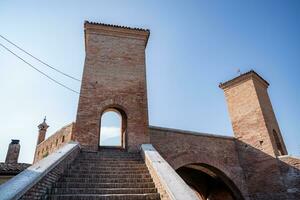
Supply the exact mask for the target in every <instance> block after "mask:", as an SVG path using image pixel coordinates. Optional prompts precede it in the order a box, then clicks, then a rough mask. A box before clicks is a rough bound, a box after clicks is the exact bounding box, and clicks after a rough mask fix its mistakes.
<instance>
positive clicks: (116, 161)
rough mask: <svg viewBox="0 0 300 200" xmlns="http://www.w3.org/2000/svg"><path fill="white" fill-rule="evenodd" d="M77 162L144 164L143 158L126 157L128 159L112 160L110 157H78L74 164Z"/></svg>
mask: <svg viewBox="0 0 300 200" xmlns="http://www.w3.org/2000/svg"><path fill="white" fill-rule="evenodd" d="M77 163H83V164H87V163H95V164H98V163H107V164H117V163H119V164H145V163H144V160H141V159H140V160H132V159H128V160H118V159H115V160H112V159H107V160H103V159H85V160H83V159H79V160H76V164H77Z"/></svg>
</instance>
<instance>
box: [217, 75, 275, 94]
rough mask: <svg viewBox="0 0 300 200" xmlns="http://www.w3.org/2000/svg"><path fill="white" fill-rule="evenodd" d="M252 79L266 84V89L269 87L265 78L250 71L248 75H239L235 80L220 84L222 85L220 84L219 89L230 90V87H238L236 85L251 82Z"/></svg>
mask: <svg viewBox="0 0 300 200" xmlns="http://www.w3.org/2000/svg"><path fill="white" fill-rule="evenodd" d="M251 78H254V79H256V80H258V81H260V82H261V83H262V84H264V85H265V86H266V87H268V86H269V83H268V82H267V81H266V80H265V79H264V78H262V77H261V76H260V75H259V74H258V73H256V72H255V71H254V70H250V71H248V72H246V73H243V74H241V75H239V76H238V77H235V78H233V79H231V80H229V81H226V82H224V83H220V84H219V87H220V88H221V89H223V90H224V89H226V88H228V87H231V86H233V85H236V84H238V83H240V82H243V81H246V80H249V79H251Z"/></svg>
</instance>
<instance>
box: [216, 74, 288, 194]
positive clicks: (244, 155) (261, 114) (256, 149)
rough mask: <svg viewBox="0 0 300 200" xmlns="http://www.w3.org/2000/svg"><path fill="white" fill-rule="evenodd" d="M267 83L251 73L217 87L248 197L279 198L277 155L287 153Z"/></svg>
mask: <svg viewBox="0 0 300 200" xmlns="http://www.w3.org/2000/svg"><path fill="white" fill-rule="evenodd" d="M268 86H269V84H268V82H267V81H265V80H264V79H263V78H262V77H261V76H259V75H258V74H257V73H256V72H254V71H253V70H251V71H249V72H247V73H245V74H242V75H240V76H238V77H236V78H234V79H232V80H230V81H227V82H225V83H222V84H220V88H222V89H223V90H224V92H225V97H226V100H227V104H228V110H229V114H230V118H231V122H232V127H233V131H234V135H235V137H236V138H237V140H236V143H237V148H238V155H239V157H240V162H241V165H242V167H243V169H244V172H245V175H246V180H247V183H248V188H249V192H250V194H253V197H255V198H261V199H281V196H280V195H281V194H283V193H284V191H283V188H284V184H283V182H282V179H281V178H280V177H281V173H280V167H279V164H278V161H277V159H274V158H276V157H277V156H280V155H286V154H287V150H286V147H285V144H284V141H283V139H282V136H281V133H280V129H279V126H278V123H277V120H276V117H275V114H274V111H273V108H272V104H271V101H270V99H269V95H268V92H267V88H268Z"/></svg>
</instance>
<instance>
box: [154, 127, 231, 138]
mask: <svg viewBox="0 0 300 200" xmlns="http://www.w3.org/2000/svg"><path fill="white" fill-rule="evenodd" d="M149 128H150V129H154V130H159V131H166V132H173V133H179V134H189V135H195V136H204V137H213V138H219V139H229V140H234V139H235V137H232V136H226V135H216V134H211V133H200V132H196V131H187V130H181V129H174V128H165V127H159V126H149Z"/></svg>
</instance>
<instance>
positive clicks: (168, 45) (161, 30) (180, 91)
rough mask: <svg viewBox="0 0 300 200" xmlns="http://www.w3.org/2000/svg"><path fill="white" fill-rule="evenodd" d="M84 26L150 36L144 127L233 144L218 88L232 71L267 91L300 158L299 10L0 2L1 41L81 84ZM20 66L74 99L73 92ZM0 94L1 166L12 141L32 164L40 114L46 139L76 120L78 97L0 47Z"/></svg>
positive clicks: (255, 3)
mask: <svg viewBox="0 0 300 200" xmlns="http://www.w3.org/2000/svg"><path fill="white" fill-rule="evenodd" d="M84 20H90V21H95V22H104V23H112V24H119V25H127V26H133V27H141V28H149V29H150V30H151V36H150V40H149V43H148V46H147V52H146V53H147V79H148V80H147V81H148V82H147V84H148V85H147V86H148V104H149V117H150V124H151V125H157V126H164V127H173V128H180V129H187V130H194V131H200V132H208V133H214V134H221V135H233V131H232V127H231V123H230V119H229V115H228V112H227V106H226V102H225V98H224V94H223V91H222V90H221V89H219V88H218V84H219V82H222V81H226V80H228V79H230V78H232V77H234V76H236V75H237V73H236V71H237V69H238V68H240V69H241V71H242V72H246V71H248V70H250V69H254V70H256V71H257V72H258V73H260V74H261V75H262V76H263V77H264V78H265V79H266V80H268V81H269V82H270V84H271V85H270V87H269V94H270V97H271V100H272V103H273V107H274V109H275V113H276V115H277V119H278V122H279V125H280V127H281V131H282V134H283V137H284V139H285V142H286V145H287V147H288V150H289V153H290V154H293V155H298V156H299V155H300V142H299V141H300V130H299V128H300V127H299V126H300V106H299V102H300V78H299V76H300V57H299V53H300V37H299V35H300V2H299V1H297V0H295V1H292V0H286V1H281V0H280V1H279V0H264V1H261V0H251V1H248V0H247V1H246V0H245V1H242V0H237V1H232V0H226V1H225V0H220V1H215V0H206V1H200V0H195V1H192V0H187V1H173V0H172V1H158V0H157V1H155V0H152V1H141V0H136V1H130V0H129V1H121V0H119V1H115V0H109V1H99V0H97V1H74V0H72V1H58V0H56V1H55V0H53V1H16V0H2V1H1V2H0V24H1V26H0V34H2V35H4V36H6V37H7V38H9V39H10V40H12V41H14V42H15V43H16V44H18V45H20V46H22V47H23V48H25V49H26V50H28V51H29V52H31V53H32V54H34V55H35V56H37V57H39V58H41V59H42V60H45V61H46V62H47V63H49V64H51V65H53V66H56V67H57V68H59V69H61V70H63V71H65V72H67V73H70V74H72V75H74V76H76V77H79V78H81V75H82V70H83V64H84V56H85V52H84V35H83V22H84ZM0 42H1V43H3V44H6V45H7V46H9V47H11V46H10V45H8V44H7V43H5V41H3V40H1V38H0ZM11 48H12V47H11ZM16 52H18V53H19V54H20V55H23V54H21V53H20V52H19V51H16ZM24 58H27V60H28V61H30V62H31V63H33V64H35V65H36V66H38V67H39V68H40V69H42V70H44V71H45V72H47V73H49V74H50V75H52V76H55V77H56V78H57V79H58V80H60V81H63V82H65V83H66V84H67V85H69V86H70V87H72V88H75V89H76V90H79V88H80V84H78V83H76V82H74V81H70V80H67V79H65V78H63V77H61V76H59V75H57V74H55V73H53V72H51V71H49V70H48V69H46V68H44V67H43V66H42V65H39V64H38V63H36V62H34V61H33V60H31V59H29V58H28V57H25V56H24ZM0 87H1V98H0V111H1V115H0V122H1V126H0V161H3V160H4V159H5V154H6V150H7V146H8V143H9V142H10V139H13V138H16V139H20V140H21V142H20V143H21V155H20V161H21V162H31V161H32V158H33V153H34V148H35V143H36V139H37V125H38V124H39V123H40V122H42V119H43V117H44V115H47V118H48V120H47V122H48V124H49V125H50V128H49V132H48V133H49V134H51V133H54V131H55V130H57V129H59V128H60V127H62V126H64V125H65V124H67V123H69V122H71V121H74V120H75V116H76V111H77V104H78V96H77V95H76V94H73V93H71V92H69V91H67V90H65V89H64V88H61V87H59V86H57V85H55V84H53V83H52V82H50V81H49V80H47V79H45V78H44V77H42V76H41V75H40V74H39V73H37V72H35V71H33V70H32V69H30V68H28V67H27V66H26V65H25V64H24V63H22V62H21V61H19V60H17V59H16V58H15V57H13V56H12V55H10V54H9V53H7V52H6V51H5V50H3V49H2V48H0Z"/></svg>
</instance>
